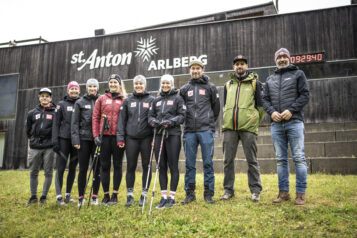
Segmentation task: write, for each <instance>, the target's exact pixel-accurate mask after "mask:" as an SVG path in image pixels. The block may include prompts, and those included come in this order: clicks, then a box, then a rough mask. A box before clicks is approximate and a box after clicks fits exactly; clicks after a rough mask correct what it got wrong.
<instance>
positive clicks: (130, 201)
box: [125, 195, 134, 207]
mask: <svg viewBox="0 0 357 238" xmlns="http://www.w3.org/2000/svg"><path fill="white" fill-rule="evenodd" d="M133 202H134V197H133V196H131V195H128V196H127V197H126V203H125V206H126V207H130V206H131V205H132V204H133Z"/></svg>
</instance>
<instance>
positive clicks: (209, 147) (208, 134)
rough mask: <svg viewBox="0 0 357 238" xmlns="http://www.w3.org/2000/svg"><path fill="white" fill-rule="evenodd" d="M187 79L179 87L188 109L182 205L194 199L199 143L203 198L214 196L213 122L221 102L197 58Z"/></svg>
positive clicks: (191, 64)
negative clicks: (186, 81)
mask: <svg viewBox="0 0 357 238" xmlns="http://www.w3.org/2000/svg"><path fill="white" fill-rule="evenodd" d="M189 67H190V75H191V79H190V81H189V82H188V83H187V84H185V85H184V86H182V87H181V89H180V94H181V96H182V97H183V99H184V101H185V104H186V107H187V112H186V119H185V132H184V136H183V145H184V150H185V157H186V174H185V191H186V198H185V200H184V201H183V202H182V203H183V204H187V203H190V202H192V201H194V200H196V196H195V188H196V156H197V147H198V144H200V145H201V151H202V161H203V171H204V199H205V201H206V202H208V203H213V200H212V197H213V195H214V170H213V162H212V158H213V153H214V131H215V122H216V120H217V118H218V115H219V110H220V104H219V96H218V92H217V88H216V86H215V85H214V84H213V83H211V82H209V78H208V76H206V75H204V74H203V72H204V69H203V64H202V62H200V61H191V62H190V64H189Z"/></svg>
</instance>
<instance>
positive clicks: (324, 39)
mask: <svg viewBox="0 0 357 238" xmlns="http://www.w3.org/2000/svg"><path fill="white" fill-rule="evenodd" d="M253 8H254V7H253ZM254 9H255V11H252V9H242V10H241V12H239V9H238V10H235V11H232V12H226V13H220V14H214V15H210V16H204V17H201V18H194V19H188V20H187V21H182V22H174V23H168V24H162V25H158V26H154V27H151V28H142V29H136V30H133V31H129V32H122V33H117V34H111V35H102V36H96V37H91V38H84V39H76V40H67V41H59V42H49V43H43V44H37V45H27V46H16V47H8V48H0V85H1V87H0V99H1V101H0V149H1V153H2V154H3V160H2V161H0V162H1V163H0V167H2V168H4V169H17V168H25V167H26V166H27V162H26V157H27V146H28V145H27V138H26V133H25V122H26V116H27V112H28V111H29V110H30V109H32V108H33V107H35V105H36V104H38V99H37V94H38V91H39V89H40V88H42V87H49V88H51V89H52V90H53V100H54V102H58V101H59V100H60V99H61V98H62V97H63V96H64V94H65V89H66V85H67V83H68V82H70V81H72V80H76V81H77V82H79V83H80V84H82V85H84V84H85V82H86V80H87V79H88V78H97V79H98V80H99V81H100V82H102V83H101V91H103V90H104V88H105V87H106V83H105V82H106V81H107V77H108V76H109V75H110V74H112V73H118V74H119V75H121V77H122V78H123V79H126V80H127V81H126V86H127V91H129V92H130V91H131V90H132V83H131V81H130V79H132V78H133V77H134V76H135V75H137V74H143V75H145V76H146V77H147V78H148V87H149V90H151V91H155V90H157V89H158V79H159V77H160V76H161V75H163V74H166V73H169V74H172V75H174V76H175V78H176V82H175V84H176V85H175V86H176V87H179V86H181V85H183V84H184V83H186V82H187V80H188V79H189V76H188V67H187V66H188V63H189V61H190V60H193V59H200V60H202V62H203V63H204V64H205V70H206V72H207V73H208V74H209V76H210V77H211V79H212V81H213V82H214V83H215V84H216V85H217V86H222V85H223V84H224V82H226V81H227V80H228V74H229V73H230V72H231V70H232V59H233V57H234V56H235V55H237V54H243V55H246V56H247V57H248V60H249V67H250V68H251V69H254V70H256V71H257V72H258V73H259V75H260V79H261V81H263V82H264V81H265V78H266V77H267V76H268V75H269V74H270V73H272V72H273V70H274V65H275V63H274V52H275V51H276V50H277V49H279V48H281V47H285V48H287V49H289V50H290V52H291V54H292V55H295V56H296V57H295V58H294V60H295V63H300V64H299V67H300V68H302V69H303V70H304V71H305V73H306V75H307V77H308V78H309V84H310V87H311V89H312V97H311V101H310V103H309V105H308V106H307V107H306V110H305V117H306V122H307V123H321V122H356V121H357V107H356V106H355V105H356V104H357V48H356V42H357V25H356V22H357V5H355V4H352V5H349V6H343V7H336V8H330V9H323V10H314V11H306V12H298V13H289V14H277V12H276V10H274V9H275V6H274V4H273V3H269V4H266V5H264V4H263V5H260V6H258V7H255V8H254ZM220 90H221V89H220ZM83 91H84V86H83V88H82V92H83ZM221 91H222V90H221ZM267 123H268V119H266V120H265V124H267ZM219 126H220V124H219V123H218V124H217V129H218V130H217V133H219ZM1 142H2V143H1ZM1 144H3V148H2V147H1Z"/></svg>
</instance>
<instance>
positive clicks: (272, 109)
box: [263, 48, 309, 205]
mask: <svg viewBox="0 0 357 238" xmlns="http://www.w3.org/2000/svg"><path fill="white" fill-rule="evenodd" d="M275 62H276V66H277V67H278V68H277V70H275V74H273V75H271V76H269V77H268V78H267V80H266V84H265V87H264V96H263V106H264V109H265V110H266V111H267V113H268V114H269V115H270V117H271V119H272V124H271V136H272V140H273V145H274V149H275V154H276V159H277V170H278V178H279V195H278V198H277V199H276V200H274V201H273V203H281V202H283V201H288V200H290V195H289V163H288V143H289V144H290V148H291V152H292V157H293V161H294V163H295V174H296V199H295V205H304V204H305V203H306V201H305V191H306V187H307V182H306V178H307V166H306V159H305V153H304V132H305V129H304V112H303V108H304V106H305V105H306V104H307V103H308V101H309V86H308V83H307V80H306V76H305V74H304V72H303V71H301V70H299V68H298V67H296V66H295V65H292V64H290V53H289V51H288V50H287V49H285V48H281V49H279V50H278V51H277V52H276V53H275Z"/></svg>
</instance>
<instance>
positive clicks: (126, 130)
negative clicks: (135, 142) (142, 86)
mask: <svg viewBox="0 0 357 238" xmlns="http://www.w3.org/2000/svg"><path fill="white" fill-rule="evenodd" d="M153 100H154V97H152V96H150V94H149V93H148V92H144V93H136V92H133V95H132V96H130V97H128V98H127V99H125V101H124V103H123V105H122V107H121V109H120V113H119V119H118V126H117V142H124V141H125V137H126V136H129V137H131V138H137V139H141V138H145V137H147V136H149V135H152V127H151V126H150V125H149V123H148V114H149V109H150V107H151V103H152V101H153Z"/></svg>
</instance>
